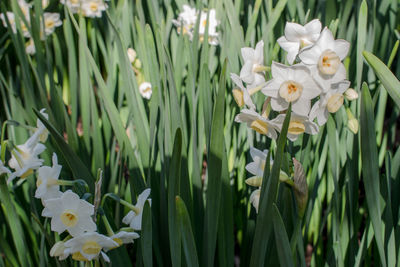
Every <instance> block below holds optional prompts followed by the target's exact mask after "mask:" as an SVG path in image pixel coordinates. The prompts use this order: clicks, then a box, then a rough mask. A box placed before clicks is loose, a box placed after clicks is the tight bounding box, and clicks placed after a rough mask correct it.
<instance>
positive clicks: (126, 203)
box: [119, 199, 140, 214]
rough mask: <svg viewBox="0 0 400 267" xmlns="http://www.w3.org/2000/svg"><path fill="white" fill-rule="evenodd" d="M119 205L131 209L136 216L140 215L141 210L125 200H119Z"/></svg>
mask: <svg viewBox="0 0 400 267" xmlns="http://www.w3.org/2000/svg"><path fill="white" fill-rule="evenodd" d="M119 203H121V204H122V205H124V206H126V207H128V208H130V209H131V210H133V211H134V212H135V213H136V214H138V213H140V210H139V209H138V208H136V207H135V206H133V205H132V204H131V203H129V202H127V201H125V200H123V199H120V200H119Z"/></svg>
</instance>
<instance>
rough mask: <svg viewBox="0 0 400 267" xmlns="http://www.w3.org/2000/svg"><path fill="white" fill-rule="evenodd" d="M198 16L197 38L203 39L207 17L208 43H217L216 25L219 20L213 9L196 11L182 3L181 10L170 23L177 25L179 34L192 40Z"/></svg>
mask: <svg viewBox="0 0 400 267" xmlns="http://www.w3.org/2000/svg"><path fill="white" fill-rule="evenodd" d="M199 16H200V23H199V31H198V33H199V39H200V41H203V40H204V35H205V33H206V27H207V18H208V43H209V44H211V45H218V43H219V41H218V36H219V33H218V32H217V27H218V25H219V24H220V22H219V21H218V20H217V17H216V12H215V9H210V10H209V11H208V12H207V11H204V10H202V11H198V10H197V9H196V8H194V7H193V8H192V7H190V6H188V5H183V11H182V12H181V13H179V15H178V18H177V19H174V20H172V23H173V24H174V25H175V26H176V27H177V30H178V33H179V34H184V35H188V36H189V39H190V40H192V38H193V36H194V31H195V28H196V23H197V20H198V17H199Z"/></svg>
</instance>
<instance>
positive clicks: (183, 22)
mask: <svg viewBox="0 0 400 267" xmlns="http://www.w3.org/2000/svg"><path fill="white" fill-rule="evenodd" d="M182 8H183V11H182V12H181V13H179V15H178V19H174V20H172V23H173V24H174V25H175V26H176V27H177V29H178V33H182V34H187V35H188V36H189V37H190V39H191V38H192V37H193V32H192V31H193V28H194V25H195V24H196V20H197V14H198V12H197V10H196V8H192V7H190V6H189V5H183V6H182Z"/></svg>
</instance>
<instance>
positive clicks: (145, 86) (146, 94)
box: [139, 82, 153, 99]
mask: <svg viewBox="0 0 400 267" xmlns="http://www.w3.org/2000/svg"><path fill="white" fill-rule="evenodd" d="M139 92H140V94H141V95H142V97H143V98H146V99H150V98H151V94H152V93H153V90H152V87H151V83H149V82H142V83H141V84H140V86H139Z"/></svg>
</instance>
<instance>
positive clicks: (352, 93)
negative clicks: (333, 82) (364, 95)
mask: <svg viewBox="0 0 400 267" xmlns="http://www.w3.org/2000/svg"><path fill="white" fill-rule="evenodd" d="M344 96H345V97H346V99H347V100H349V101H352V100H356V99H357V98H358V93H357V91H356V90H354V89H353V88H349V89H347V90H346V92H344Z"/></svg>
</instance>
